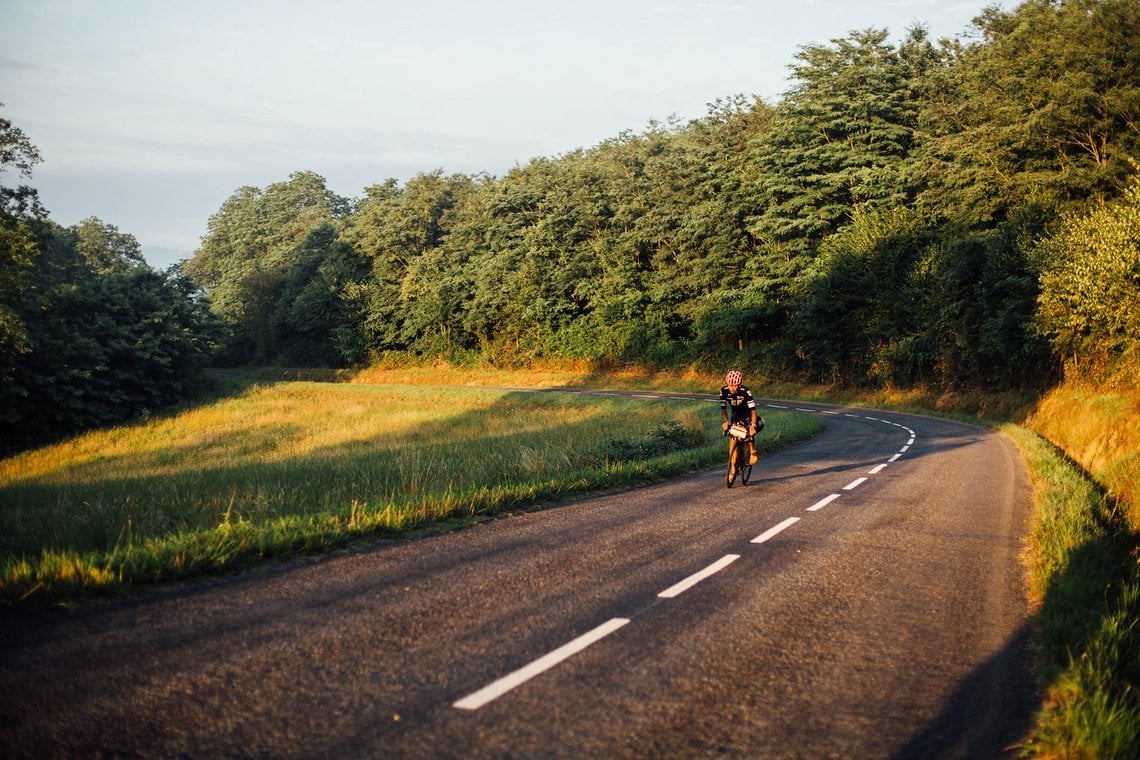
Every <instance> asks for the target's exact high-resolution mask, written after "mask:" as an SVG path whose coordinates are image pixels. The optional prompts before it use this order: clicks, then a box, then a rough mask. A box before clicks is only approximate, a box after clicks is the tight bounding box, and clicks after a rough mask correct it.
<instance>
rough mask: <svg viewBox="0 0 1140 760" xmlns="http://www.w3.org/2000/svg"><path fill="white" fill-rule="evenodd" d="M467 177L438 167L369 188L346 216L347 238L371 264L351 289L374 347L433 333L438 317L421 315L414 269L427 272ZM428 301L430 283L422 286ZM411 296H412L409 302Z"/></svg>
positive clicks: (402, 344) (397, 345)
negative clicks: (403, 181)
mask: <svg viewBox="0 0 1140 760" xmlns="http://www.w3.org/2000/svg"><path fill="white" fill-rule="evenodd" d="M474 182H475V180H473V179H472V178H471V177H467V176H464V175H458V174H457V175H452V176H450V177H445V176H443V173H442V172H440V171H435V172H431V173H427V174H419V175H417V176H416V177H414V178H412V179H411V180H409V181H408V182H407V183H406V184H405V185H404V187H400V186H399V184H398V183H397V181H396V180H394V179H390V180H388V181H387V182H385V183H383V184H380V185H374V186H372V187H369V188H367V189H366V190H365V198H364V199H363V200H362V201H361V202H360V204H359V208H358V209H357V210H356V212H355V213H354V214H353V215H352V216H351V218H349V219H348V220H347V223H346V226H345V229H344V232H343V233H342V238H343V240H344V241H345V242H346V243H348V244H349V245H351V246H352V247H353V249H354V250H356V251H357V252H358V253H359V254H360V255H361V256H363V257H364V258H365V259H366V260H367V261H369V262H370V263H371V277H370V278H369V279H368V281H367V282H365V283H363V284H361V285H360V286H358V287H355V288H352V289H351V292H352V294H353V297H354V298H355V299H357V300H358V301H359V302H360V309H361V310H362V312H361V313H362V315H363V332H364V335H363V337H364V341H365V344H366V345H367V346H368V348H369V349H370V350H372V351H374V352H375V351H391V350H402V349H406V348H409V347H410V346H411V345H412V344H413V343H414V342H415V341H416V339H417V336H420V335H423V334H425V333H432V332H434V330H435V329H436V328H435V327H432V326H430V325H429V323H432V324H434V325H435V326H436V327H438V325H439V321H438V319H435V318H433V317H427V316H426V315H425V314H423V308H420V307H426V304H423V303H419V302H418V300H414V299H415V294H416V293H417V292H418V289H419V286H416V287H413V286H412V285H410V284H409V277H411V276H412V273H413V272H419V271H421V270H423V271H424V276H425V277H426V276H427V274H426V270H424V267H423V265H422V264H420V263H419V262H420V259H421V258H423V257H424V256H426V255H428V254H430V253H431V252H433V251H435V250H436V249H438V248H439V247H440V246H441V245H442V244H443V241H444V239H445V238H446V236H447V234H448V229H447V227H446V222H445V219H446V216H447V214H448V213H449V211H450V210H451V209H452V208H453V207H454V206H455V204H456V203H457V202H458V199H459V198H461V197H462V196H463V195H464V194H465V193H467V192H469V189H470V188H471V186H472V185H473V183H474ZM423 292H424V294H425V295H426V296H427V297H428V298H429V299H430V298H431V294H432V292H433V291H432V289H431V286H430V284H429V283H425V284H424V285H423ZM409 299H413V300H409Z"/></svg>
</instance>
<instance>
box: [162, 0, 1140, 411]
mask: <svg viewBox="0 0 1140 760" xmlns="http://www.w3.org/2000/svg"><path fill="white" fill-rule="evenodd" d="M1137 40H1140V3H1137V2H1136V1H1135V0H1068V1H1067V2H1050V1H1048V0H1030V1H1029V2H1026V3H1023V4H1022V5H1020V6H1018V7H1017V8H1016V9H1014V10H1011V11H1002V10H1000V9H996V8H990V9H986V10H984V11H982V12H981V15H980V16H979V17H978V18H977V19H976V20H975V23H974V25H973V26H972V27H971V28H970V29H969V30H967V32H966V33H965V34H964V35H963V36H962V37H960V38H958V39H954V40H941V41H932V40H930V39H929V38H928V36H927V35H926V33H925V32H924V31H923V30H922V29H919V28H916V29H912V30H909V31H908V32H907V34H906V35H905V37H904V38H903V39H902V40H901V42H898V43H897V44H896V43H893V42H891V41H890V39H889V35H888V33H887V31H885V30H876V29H867V30H861V31H854V32H851V33H850V34H849V35H848V36H846V37H844V38H842V39H836V40H831V41H830V42H829V43H827V44H817V45H810V46H806V47H803V48H801V49H800V51H799V53H798V54H797V55H796V57H795V60H794V62H793V64H792V67H791V68H792V73H793V75H794V79H793V86H792V87H791V89H790V90H788V91H787V92H786V93H785V94H784V96H783V97H782V98H781V100H780V101H779V102H778V103H776V104H769V103H766V102H763V101H761V100H758V99H754V98H747V97H743V96H738V97H731V98H728V99H721V100H718V101H717V102H715V103H713V104H711V105H710V107H709V110H708V113H707V115H706V116H705V117H703V118H700V119H696V120H693V121H690V122H687V123H681V122H679V121H677V120H668V121H666V122H663V123H650V125H649V126H648V128H646V129H645V130H644V131H642V132H640V133H623V134H621V135H618V136H616V137H614V138H613V139H610V140H607V141H605V142H602V143H600V144H598V145H596V146H594V147H591V148H588V149H578V150H574V151H571V152H568V153H565V154H563V155H559V156H555V157H549V158H536V159H534V160H531V161H530V162H528V163H526V164H525V165H522V166H519V167H517V168H515V169H514V170H512V171H510V172H508V173H507V174H506V175H505V176H502V177H492V176H487V175H464V174H452V175H448V174H445V173H444V172H443V171H434V172H425V173H422V174H419V175H417V176H416V177H414V178H412V179H410V180H408V181H406V182H404V183H402V184H401V183H400V182H398V181H396V180H388V181H386V182H383V183H381V184H378V185H374V186H371V187H368V188H366V189H365V191H364V196H363V197H362V198H358V199H348V198H343V197H339V196H338V195H336V194H335V193H333V192H331V191H330V190H329V189H328V188H327V187H326V184H325V181H324V179H323V178H322V177H320V176H319V175H317V174H314V173H312V172H298V173H295V174H293V175H292V176H291V177H290V178H289V179H288V180H287V181H283V182H280V183H276V184H271V185H269V186H268V187H266V188H264V189H262V188H256V187H243V188H241V189H239V190H238V191H237V192H235V193H234V194H233V195H232V196H231V197H230V198H229V199H228V200H227V201H226V202H225V203H224V204H223V206H222V207H221V208H220V209H219V210H218V212H217V213H216V214H215V215H214V216H212V217H211V219H210V222H209V227H208V232H207V234H206V236H205V237H204V238H203V240H202V245H201V247H200V248H199V250H198V251H197V252H196V253H195V254H194V256H193V257H192V258H191V259H190V260H189V261H187V262H185V264H184V267H183V268H182V272H183V274H184V275H185V276H186V277H188V278H189V279H190V280H192V281H193V282H194V283H195V284H197V285H198V286H200V287H201V288H202V290H203V292H204V293H205V294H206V295H207V296H208V299H209V302H210V304H211V308H212V310H213V313H214V314H216V315H217V316H218V317H219V318H220V319H221V320H222V321H223V322H224V323H225V326H226V337H225V338H224V340H223V341H222V346H221V351H220V353H219V354H218V361H220V362H222V363H226V364H240V365H264V364H282V365H290V366H346V365H354V364H360V363H366V362H371V361H377V360H380V359H382V358H384V357H385V356H388V355H392V354H395V355H399V356H407V355H413V356H427V357H436V356H442V357H445V358H449V359H452V360H458V361H461V360H465V359H478V360H482V361H490V362H494V363H500V364H523V363H526V362H529V361H533V360H536V359H546V358H579V359H587V360H597V361H599V362H643V363H657V364H678V363H700V364H709V365H716V366H722V365H723V364H724V363H727V362H730V361H731V362H733V363H736V364H738V365H741V366H743V367H746V368H748V369H749V370H750V372H752V373H753V375H756V374H760V375H766V376H772V377H780V378H785V379H802V380H807V381H824V382H838V383H845V384H865V385H914V384H925V385H932V386H944V387H962V386H971V387H977V388H984V389H1010V388H1035V387H1043V386H1044V385H1045V384H1046V383H1048V382H1049V381H1050V380H1051V379H1055V378H1056V377H1057V376H1058V375H1059V373H1060V372H1061V370H1062V368H1063V367H1065V366H1071V367H1078V368H1080V369H1082V370H1083V371H1089V372H1097V373H1100V374H1101V375H1104V376H1111V377H1116V378H1133V379H1135V378H1136V377H1140V372H1138V371H1137V367H1138V366H1140V355H1138V353H1137V346H1138V345H1140V279H1138V278H1140V243H1138V242H1137V241H1138V240H1140V190H1138V189H1137V187H1138V185H1137V184H1136V180H1135V179H1133V178H1134V177H1136V176H1137V174H1138V172H1137V169H1138V165H1137V163H1136V161H1138V160H1140V45H1138V44H1137ZM194 303H199V302H197V301H194ZM1128 381H1129V382H1131V380H1128Z"/></svg>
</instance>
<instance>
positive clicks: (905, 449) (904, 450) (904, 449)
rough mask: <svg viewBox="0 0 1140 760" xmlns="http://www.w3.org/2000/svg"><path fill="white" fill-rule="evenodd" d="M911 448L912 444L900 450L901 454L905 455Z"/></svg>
mask: <svg viewBox="0 0 1140 760" xmlns="http://www.w3.org/2000/svg"><path fill="white" fill-rule="evenodd" d="M909 448H910V444H907V445H906V446H903V447H902V448H901V449H899V453H900V454H905V453H906V451H907V449H909Z"/></svg>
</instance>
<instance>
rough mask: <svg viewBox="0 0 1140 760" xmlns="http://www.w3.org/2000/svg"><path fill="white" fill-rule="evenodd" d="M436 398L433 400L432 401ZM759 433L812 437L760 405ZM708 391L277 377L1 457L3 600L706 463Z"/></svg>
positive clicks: (712, 439) (277, 550)
mask: <svg viewBox="0 0 1140 760" xmlns="http://www.w3.org/2000/svg"><path fill="white" fill-rule="evenodd" d="M441 398H442V399H445V401H446V403H441V402H440V399H441ZM767 420H768V429H767V430H766V431H765V433H764V436H763V440H762V442H761V443H762V448H763V449H765V450H768V451H773V450H775V449H777V448H780V447H783V446H787V445H791V444H794V443H797V442H800V441H803V440H806V439H807V438H809V437H811V436H812V435H814V434H816V433H817V432H818V431H819V430H820V429H822V423H821V422H820V421H819V420H818V419H816V418H814V417H812V416H810V415H800V414H783V413H782V414H770V415H767ZM725 450H726V449H725V445H724V442H723V439H722V438H721V436H720V414H719V410H718V409H717V407H716V405H715V404H714V403H711V402H710V403H705V404H694V403H693V402H686V401H677V400H664V399H663V400H660V401H650V400H645V399H620V398H608V397H606V398H602V397H596V396H592V397H585V396H574V395H560V394H533V393H517V392H510V391H488V390H478V389H457V388H447V389H442V388H433V387H430V386H416V387H391V386H372V385H345V384H327V383H326V384H317V383H278V384H273V385H270V386H254V387H252V388H249V389H247V390H244V391H243V392H240V393H238V394H236V395H235V396H234V397H232V398H226V399H221V400H218V401H216V402H214V403H210V404H207V405H205V406H203V407H201V408H197V409H190V410H185V411H183V412H181V413H178V414H176V415H173V416H171V417H168V418H163V419H156V420H151V421H148V422H145V423H140V424H138V425H134V426H127V427H122V428H116V429H113V430H108V431H101V432H96V433H91V434H88V435H87V436H81V437H79V438H77V439H74V440H72V441H69V442H65V443H64V444H60V445H59V446H56V447H49V448H47V449H43V450H39V451H35V452H27V453H25V454H22V455H19V456H17V457H14V458H12V459H9V460H6V461H3V462H0V605H3V606H6V607H9V608H12V607H29V606H43V605H67V604H71V603H73V602H75V601H77V600H80V599H83V598H87V597H91V596H96V595H106V594H120V593H123V592H126V591H129V590H131V589H134V588H138V587H140V586H145V585H149V584H155V583H161V582H168V581H173V580H178V579H184V578H188V577H193V576H200V575H204V574H208V573H216V572H221V571H229V570H233V569H237V568H241V567H244V566H248V565H250V564H252V563H256V562H260V561H263V560H265V559H268V558H284V557H291V556H295V555H299V554H306V553H315V552H321V551H327V550H329V549H332V548H334V547H338V546H342V545H344V544H346V543H348V542H350V541H354V540H360V539H362V538H364V537H375V536H387V537H395V536H403V535H408V534H409V533H411V532H413V531H417V530H422V529H424V528H429V527H432V526H440V525H455V524H457V523H458V522H464V521H468V522H469V521H471V520H477V519H484V518H486V517H488V516H493V515H497V514H501V513H503V512H505V511H509V510H514V509H528V508H534V507H536V506H539V505H543V504H548V503H551V502H554V501H557V500H559V499H565V498H568V497H572V496H577V495H581V494H586V493H590V492H595V491H599V490H604V489H610V488H615V487H628V486H632V485H636V484H641V483H646V482H651V481H654V480H657V479H660V478H665V477H670V476H674V475H678V474H680V473H684V472H688V471H692V470H695V469H700V468H705V467H708V466H711V465H714V464H718V463H720V462H721V460H723V458H724V457H725Z"/></svg>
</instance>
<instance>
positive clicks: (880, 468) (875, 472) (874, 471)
mask: <svg viewBox="0 0 1140 760" xmlns="http://www.w3.org/2000/svg"><path fill="white" fill-rule="evenodd" d="M885 469H887V465H886V464H885V463H884V464H880V465H877V466H875V467H872V468H871V472H870V474H871V475H878V474H879V473H880V472H882V471H883V470H885Z"/></svg>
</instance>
